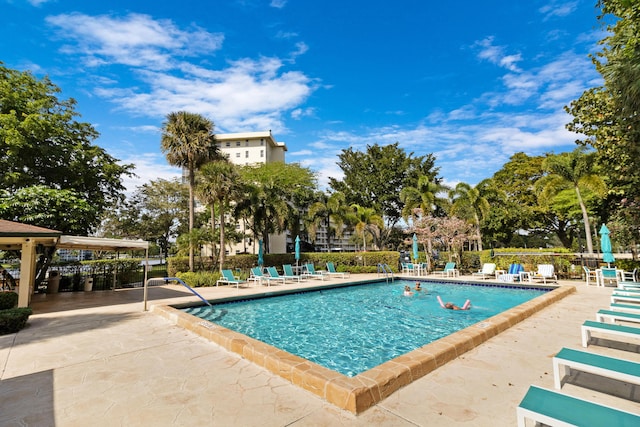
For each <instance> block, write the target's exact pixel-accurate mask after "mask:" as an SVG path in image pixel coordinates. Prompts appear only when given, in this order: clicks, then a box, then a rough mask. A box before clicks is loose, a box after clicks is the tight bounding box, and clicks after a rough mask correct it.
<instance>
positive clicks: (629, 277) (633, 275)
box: [620, 268, 638, 283]
mask: <svg viewBox="0 0 640 427" xmlns="http://www.w3.org/2000/svg"><path fill="white" fill-rule="evenodd" d="M620 281H622V282H630V283H637V282H638V269H637V268H634V269H633V271H624V270H620Z"/></svg>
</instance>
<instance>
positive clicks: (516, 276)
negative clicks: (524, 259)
mask: <svg viewBox="0 0 640 427" xmlns="http://www.w3.org/2000/svg"><path fill="white" fill-rule="evenodd" d="M520 273H524V266H523V265H522V264H518V263H513V264H511V265H509V270H507V272H506V273H504V274H501V275H499V276H498V280H500V281H501V282H510V283H513V282H519V281H522V280H523V279H522V274H520Z"/></svg>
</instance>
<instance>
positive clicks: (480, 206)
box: [449, 182, 489, 251]
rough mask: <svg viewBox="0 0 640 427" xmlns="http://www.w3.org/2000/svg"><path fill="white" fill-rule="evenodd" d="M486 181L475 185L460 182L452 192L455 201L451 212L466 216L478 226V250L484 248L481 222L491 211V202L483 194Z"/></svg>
mask: <svg viewBox="0 0 640 427" xmlns="http://www.w3.org/2000/svg"><path fill="white" fill-rule="evenodd" d="M485 186H486V183H485V182H481V183H479V184H478V185H476V186H475V187H471V186H470V185H469V184H467V183H464V182H460V183H458V185H456V188H455V189H453V190H452V191H451V193H450V195H451V197H452V199H453V203H452V205H451V209H450V211H449V214H450V215H451V216H457V217H459V218H466V219H468V220H470V221H471V223H472V224H473V225H474V226H475V228H476V239H477V241H478V250H479V251H481V250H482V231H481V230H480V222H481V221H482V219H483V218H485V217H486V216H487V213H488V212H489V202H488V201H487V199H486V198H485V197H484V196H483V191H482V190H483V189H484V187H485Z"/></svg>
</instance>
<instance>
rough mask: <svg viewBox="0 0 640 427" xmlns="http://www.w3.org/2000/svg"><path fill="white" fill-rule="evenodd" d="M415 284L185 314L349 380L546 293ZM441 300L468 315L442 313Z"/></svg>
mask: <svg viewBox="0 0 640 427" xmlns="http://www.w3.org/2000/svg"><path fill="white" fill-rule="evenodd" d="M414 283H415V282H413V281H404V280H396V281H395V282H393V283H386V282H380V283H373V284H371V283H369V284H364V285H354V286H347V287H341V288H333V289H324V290H315V291H310V292H304V293H296V294H289V295H280V296H275V297H267V298H259V299H251V300H244V301H237V302H229V303H223V304H214V305H213V306H212V307H207V306H200V307H190V308H186V309H184V311H186V312H187V313H190V314H193V315H195V316H198V317H200V318H202V319H206V320H208V321H211V322H213V323H216V324H219V325H222V326H224V327H226V328H229V329H231V330H234V331H237V332H240V333H242V334H244V335H247V336H250V337H252V338H255V339H257V340H260V341H263V342H265V343H267V344H270V345H273V346H275V347H278V348H280V349H282V350H286V351H288V352H289V353H292V354H295V355H298V356H300V357H302V358H305V359H307V360H310V361H312V362H315V363H317V364H319V365H322V366H325V367H327V368H329V369H332V370H335V371H337V372H340V373H342V374H344V375H347V376H350V377H352V376H355V375H357V374H359V373H360V372H364V371H366V370H368V369H371V368H373V367H375V366H377V365H379V364H381V363H384V362H386V361H388V360H391V359H393V358H395V357H397V356H400V355H402V354H405V353H408V352H410V351H412V350H415V349H417V348H419V347H422V346H424V345H425V344H428V343H430V342H432V341H435V340H437V339H439V338H442V337H444V336H446V335H449V334H451V333H453V332H456V331H458V330H461V329H464V328H466V327H467V326H470V325H472V324H474V323H477V322H480V321H482V320H484V319H487V318H489V317H491V316H493V315H495V314H498V313H500V312H503V311H505V310H508V309H510V308H512V307H515V306H517V305H519V304H522V303H523V302H525V301H528V300H530V299H533V298H535V297H537V296H539V295H541V294H543V293H544V292H545V291H544V290H539V289H538V290H536V289H513V288H508V287H490V286H472V285H458V284H451V283H434V282H421V284H422V288H423V291H421V292H420V291H418V292H414V295H412V296H404V295H403V290H404V286H405V285H410V286H411V287H412V288H413V287H414ZM437 295H440V297H441V298H442V300H443V301H444V302H447V301H451V302H453V303H454V304H456V305H459V306H462V305H463V304H464V302H465V300H466V299H467V298H468V299H470V300H471V302H472V308H471V310H468V311H453V310H445V309H443V308H442V307H440V305H439V303H438V301H437V299H436V296H437Z"/></svg>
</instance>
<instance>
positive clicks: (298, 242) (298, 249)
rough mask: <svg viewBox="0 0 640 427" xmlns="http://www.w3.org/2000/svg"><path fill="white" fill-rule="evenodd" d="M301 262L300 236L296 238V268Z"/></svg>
mask: <svg viewBox="0 0 640 427" xmlns="http://www.w3.org/2000/svg"><path fill="white" fill-rule="evenodd" d="M298 261H300V236H296V266H297V265H298Z"/></svg>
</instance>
